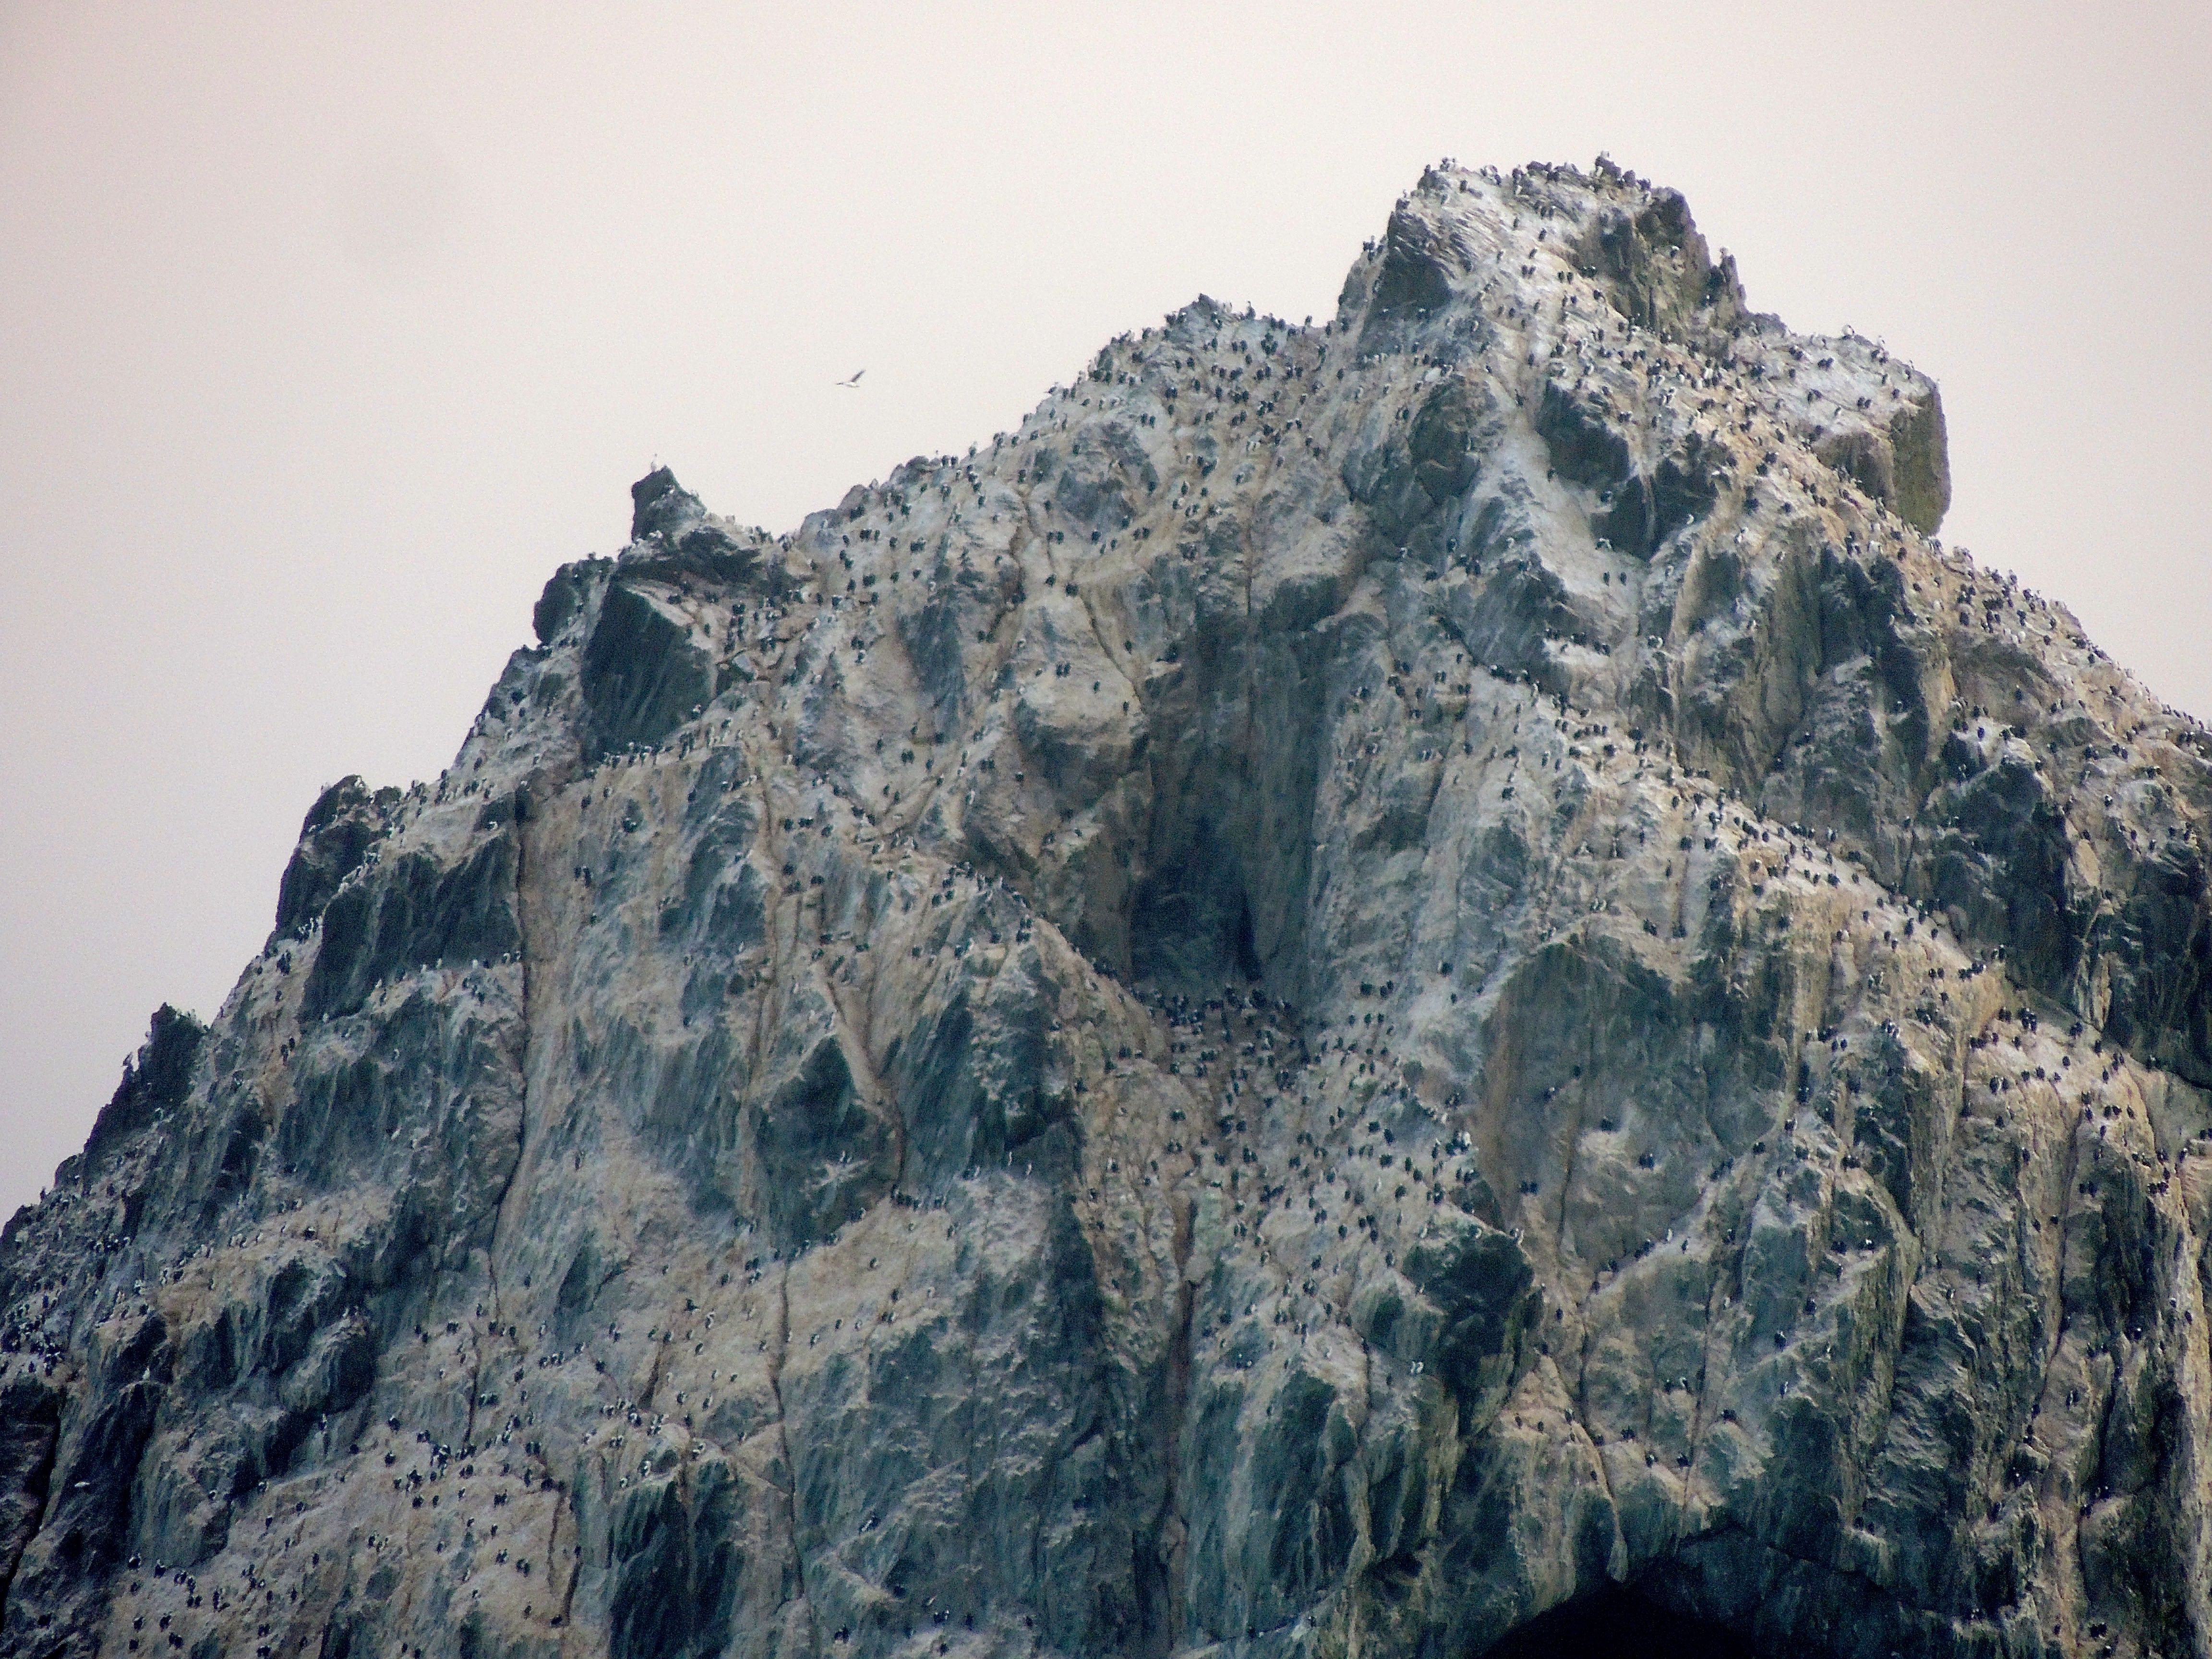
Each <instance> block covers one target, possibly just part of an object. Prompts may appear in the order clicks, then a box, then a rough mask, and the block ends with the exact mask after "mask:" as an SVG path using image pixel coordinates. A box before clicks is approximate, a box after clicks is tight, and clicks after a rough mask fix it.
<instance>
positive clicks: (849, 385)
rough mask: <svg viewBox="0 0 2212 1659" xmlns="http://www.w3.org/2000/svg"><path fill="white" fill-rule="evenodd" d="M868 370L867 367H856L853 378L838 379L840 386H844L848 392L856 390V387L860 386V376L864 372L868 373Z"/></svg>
mask: <svg viewBox="0 0 2212 1659" xmlns="http://www.w3.org/2000/svg"><path fill="white" fill-rule="evenodd" d="M867 372H868V371H867V370H866V369H865V368H856V369H854V371H853V378H852V379H851V380H840V381H838V382H837V384H838V385H839V386H842V387H843V388H844V389H845V390H846V391H848V392H851V391H853V390H854V389H855V388H856V387H858V386H859V385H860V376H862V375H863V374H866V373H867Z"/></svg>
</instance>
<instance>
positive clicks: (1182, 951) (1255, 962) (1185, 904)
mask: <svg viewBox="0 0 2212 1659" xmlns="http://www.w3.org/2000/svg"><path fill="white" fill-rule="evenodd" d="M1129 957H1130V967H1131V969H1132V972H1133V975H1134V977H1135V978H1136V979H1137V981H1139V983H1149V984H1152V985H1154V986H1157V987H1158V988H1160V989H1161V990H1163V991H1166V992H1170V993H1173V994H1178V995H1183V996H1192V997H1207V996H1214V995H1218V994H1219V993H1220V991H1221V988H1222V987H1223V986H1224V985H1225V984H1227V983H1229V982H1230V981H1231V980H1232V979H1238V980H1243V981H1246V982H1247V983H1251V984H1256V983H1258V982H1260V981H1261V980H1263V979H1265V978H1266V976H1267V965H1266V963H1264V962H1263V961H1262V960H1261V956H1260V946H1259V938H1258V929H1257V927H1256V925H1255V921H1254V917H1253V914H1252V901H1251V898H1250V896H1249V893H1248V892H1247V891H1246V888H1245V881H1244V871H1243V864H1242V861H1241V860H1239V859H1238V857H1237V849H1236V848H1235V847H1234V846H1233V845H1232V844H1231V843H1230V842H1228V841H1227V840H1226V839H1225V838H1224V837H1222V836H1218V835H1217V834H1216V833H1215V831H1214V829H1213V827H1212V824H1210V823H1207V822H1206V820H1204V819H1200V821H1199V822H1198V823H1197V824H1196V825H1195V827H1194V830H1193V833H1192V835H1191V837H1190V841H1189V843H1188V845H1187V846H1185V847H1184V848H1182V849H1180V851H1179V852H1177V853H1176V854H1172V855H1170V856H1169V857H1167V858H1165V859H1163V860H1161V861H1160V862H1159V863H1158V865H1156V866H1154V867H1153V868H1152V870H1150V871H1149V872H1147V873H1146V876H1145V877H1144V878H1143V879H1142V880H1141V881H1139V883H1138V884H1137V888H1136V891H1135V894H1134V896H1133V902H1132V904H1131V906H1130V911H1129Z"/></svg>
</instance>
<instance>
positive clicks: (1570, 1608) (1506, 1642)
mask: <svg viewBox="0 0 2212 1659" xmlns="http://www.w3.org/2000/svg"><path fill="white" fill-rule="evenodd" d="M1483 1659H1752V1649H1751V1644H1750V1643H1748V1642H1747V1641H1746V1640H1745V1639H1744V1638H1742V1637H1741V1636H1739V1635H1738V1634H1736V1632H1734V1631H1732V1630H1729V1628H1728V1627H1727V1626H1724V1625H1717V1624H1714V1623H1712V1622H1711V1620H1704V1619H1697V1618H1692V1616H1690V1615H1689V1614H1687V1613H1675V1612H1673V1611H1670V1610H1669V1609H1668V1608H1666V1607H1660V1606H1658V1605H1656V1603H1654V1602H1652V1601H1647V1600H1645V1599H1644V1597H1643V1596H1641V1595H1638V1594H1636V1592H1635V1591H1633V1590H1632V1589H1624V1588H1623V1587H1621V1586H1620V1585H1618V1584H1608V1585H1607V1586H1606V1587H1605V1588H1604V1589H1600V1590H1597V1591H1595V1592H1593V1593H1592V1594H1590V1595H1582V1596H1577V1597H1576V1598H1575V1599H1574V1600H1573V1601H1568V1602H1565V1603H1564V1604H1562V1605H1561V1606H1559V1607H1553V1608H1552V1609H1551V1610H1550V1611H1549V1612H1547V1613H1540V1614H1538V1615H1537V1616H1536V1617H1535V1618H1534V1619H1532V1620H1529V1621H1528V1623H1527V1624H1525V1625H1522V1626H1520V1628H1518V1629H1517V1630H1515V1631H1512V1632H1509V1633H1508V1634H1507V1635H1506V1636H1505V1637H1504V1638H1502V1639H1501V1640H1499V1641H1498V1643H1497V1644H1495V1645H1494V1646H1492V1647H1491V1648H1490V1649H1489V1650H1487V1651H1486V1653H1485V1654H1484V1656H1483Z"/></svg>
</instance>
